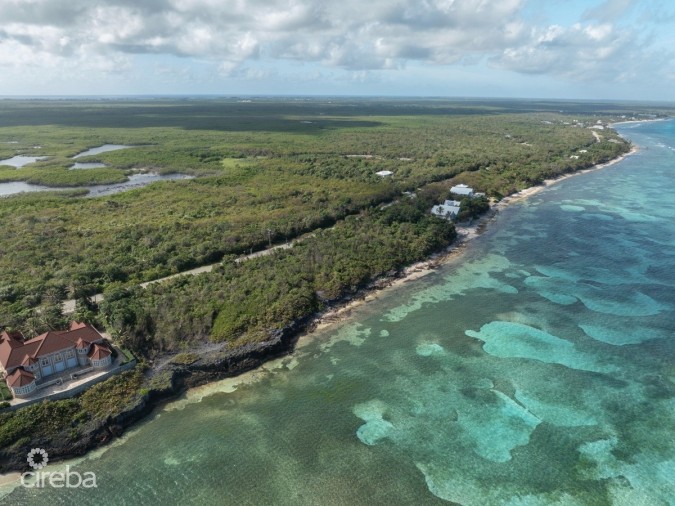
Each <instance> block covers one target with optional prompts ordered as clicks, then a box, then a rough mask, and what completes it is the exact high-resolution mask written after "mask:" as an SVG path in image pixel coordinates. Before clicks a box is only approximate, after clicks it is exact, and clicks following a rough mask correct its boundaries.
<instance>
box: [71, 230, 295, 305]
mask: <svg viewBox="0 0 675 506" xmlns="http://www.w3.org/2000/svg"><path fill="white" fill-rule="evenodd" d="M304 237H307V236H303V237H299V238H298V239H294V240H292V241H291V242H287V243H284V244H277V245H276V246H271V247H269V248H266V249H263V250H260V251H254V252H253V253H249V254H248V255H242V256H240V257H238V258H236V259H235V262H237V263H239V262H243V261H244V260H249V259H251V258H257V257H263V256H266V255H270V254H272V253H274V252H275V251H276V250H278V249H288V248H291V247H292V246H293V245H294V244H295V243H296V242H299V241H301V240H302V239H303V238H304ZM220 264H221V262H216V263H215V264H211V265H203V266H201V267H196V268H194V269H190V270H188V271H183V272H178V273H176V274H172V275H171V276H166V277H163V278H158V279H153V280H152V281H146V282H144V283H141V284H140V286H141V287H143V288H147V287H148V286H149V285H153V284H155V283H164V282H165V281H169V280H170V279H174V278H177V277H179V276H196V275H197V274H201V273H203V272H211V271H212V270H213V268H214V267H216V266H217V265H220ZM90 299H91V300H92V302H95V303H97V304H98V303H99V302H101V301H103V299H104V297H103V294H102V293H97V294H96V295H92V296H91V297H90ZM62 307H63V314H71V313H74V312H75V299H69V300H66V301H64V302H63V306H62Z"/></svg>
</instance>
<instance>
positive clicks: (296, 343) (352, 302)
mask: <svg viewBox="0 0 675 506" xmlns="http://www.w3.org/2000/svg"><path fill="white" fill-rule="evenodd" d="M635 152H637V148H635V147H634V148H632V149H631V150H630V151H629V152H627V153H624V154H622V155H620V156H618V157H616V158H614V159H612V160H610V161H608V162H605V163H601V164H597V165H594V166H593V167H589V168H588V169H583V170H579V171H576V172H573V173H570V174H563V175H561V176H560V177H558V178H555V179H547V180H545V181H544V182H543V183H542V184H540V185H537V186H532V187H529V188H525V189H523V190H521V191H519V192H517V193H515V194H512V195H510V196H508V197H505V198H503V199H502V200H501V201H499V202H498V203H496V204H494V205H493V206H492V207H491V208H490V210H489V211H488V212H486V213H485V214H484V215H483V216H481V217H479V218H478V219H476V220H474V221H472V222H471V223H470V224H469V225H456V230H457V238H456V239H455V241H454V242H453V243H452V244H451V245H450V246H449V247H447V248H446V249H445V250H443V251H441V252H438V253H435V254H433V255H431V257H429V258H427V259H425V260H422V261H420V262H416V263H414V264H412V265H410V266H408V267H406V268H404V269H403V270H402V272H400V273H398V274H397V275H395V276H384V277H381V278H379V279H377V280H375V281H374V282H373V283H371V284H370V285H369V286H368V287H366V288H363V289H362V290H359V291H358V292H357V293H356V294H354V295H353V296H352V297H351V298H350V299H347V300H344V301H341V302H336V303H335V305H334V306H333V307H331V308H329V309H327V310H325V311H323V312H321V313H318V314H314V315H312V316H310V317H308V318H307V320H305V321H304V322H298V323H297V325H292V326H291V327H289V328H287V329H284V331H282V332H281V333H280V335H279V336H275V338H272V339H271V340H269V341H266V342H264V343H260V344H261V345H260V347H259V349H257V348H256V349H255V350H251V353H249V354H244V355H242V356H238V357H231V359H228V360H227V362H229V360H233V361H234V362H233V363H231V364H229V363H228V365H227V367H225V368H223V367H222V366H224V365H225V361H224V360H223V359H221V360H216V361H214V362H213V363H207V364H205V365H204V364H203V365H202V366H198V367H196V368H187V367H186V368H180V369H176V370H174V373H175V378H174V379H175V381H174V379H172V382H171V388H170V389H168V390H166V391H161V392H160V391H158V392H156V393H155V392H153V393H151V396H150V397H147V395H146V396H145V397H147V398H144V399H142V402H141V405H139V406H137V407H135V408H133V409H132V410H131V411H130V412H129V413H126V414H125V415H124V416H122V415H120V417H118V418H119V420H116V421H115V424H114V425H115V431H109V432H110V434H111V435H113V437H112V438H110V437H108V436H107V435H106V437H105V438H104V439H97V440H94V438H95V437H96V434H92V439H91V440H90V441H89V444H87V445H85V446H83V447H81V448H79V449H78V450H77V451H74V449H73V450H71V451H69V450H68V449H66V448H63V447H61V449H62V450H63V451H59V452H56V455H54V457H55V458H53V460H54V461H64V460H70V459H72V458H77V457H82V456H83V455H87V454H89V453H90V452H91V451H93V450H95V449H97V448H100V447H103V446H106V445H107V444H108V443H110V442H111V441H113V440H115V439H117V438H116V437H114V436H119V435H121V434H122V432H124V431H126V430H127V429H128V428H130V427H132V426H133V425H135V424H136V423H137V422H139V421H142V420H143V419H144V418H146V417H147V415H148V414H150V413H151V412H152V411H154V409H156V408H158V407H161V406H163V405H166V404H167V403H170V402H172V401H175V400H178V399H180V398H182V397H183V396H184V395H185V394H186V393H187V392H189V391H191V390H194V389H195V388H201V387H203V386H204V385H207V384H209V383H213V382H214V381H217V380H222V379H225V378H233V377H236V376H239V375H241V374H242V373H244V372H248V371H252V370H259V369H260V368H261V367H264V366H265V364H266V363H268V362H269V361H271V360H274V359H277V358H280V357H282V356H289V355H292V354H293V353H294V351H295V350H296V349H299V348H302V347H303V346H304V345H306V344H307V343H309V342H311V340H312V338H313V337H314V336H315V335H316V334H317V333H318V332H319V331H323V330H326V329H328V328H330V327H331V326H333V325H335V324H338V323H341V322H344V321H345V320H347V319H348V318H350V317H351V316H352V311H353V310H355V309H357V308H358V307H360V306H362V305H364V304H366V303H367V302H371V301H373V300H375V299H377V298H379V297H381V296H382V295H383V294H386V293H387V291H388V290H391V289H395V288H398V287H400V286H402V285H403V284H405V283H408V282H411V281H415V280H417V279H421V278H423V277H425V276H427V275H429V274H431V273H433V272H435V271H436V269H438V267H440V266H442V265H445V264H447V263H449V262H450V261H454V260H457V259H458V258H460V257H461V256H462V255H463V254H464V252H465V251H466V249H467V246H468V245H469V244H470V243H471V241H472V240H473V239H475V238H476V237H478V236H479V235H481V234H482V233H483V232H484V231H485V229H486V227H487V226H488V225H489V223H491V222H492V221H493V220H494V219H495V217H496V216H497V215H498V214H499V212H500V211H502V210H504V209H506V208H507V207H509V206H511V205H513V204H515V203H518V202H521V201H523V200H525V199H527V198H529V197H531V196H532V195H535V194H537V193H539V192H540V191H542V190H544V189H545V188H547V187H548V186H551V185H553V184H555V183H558V182H560V181H564V180H565V179H568V178H570V177H573V176H577V175H580V174H585V173H588V172H591V171H595V170H600V169H604V168H607V167H609V166H612V165H614V164H616V163H618V162H620V161H622V160H624V159H625V158H626V157H627V156H630V155H631V154H634V153H635ZM249 355H250V356H249ZM207 362H208V361H207ZM236 362H240V363H236ZM108 429H109V428H108ZM95 432H96V431H95ZM50 453H51V451H50ZM17 457H19V456H17ZM22 457H23V456H22ZM23 460H25V458H23ZM19 461H22V460H21V459H19V460H17V461H15V462H16V463H13V464H9V462H8V463H7V464H8V465H7V467H5V472H6V473H5V474H1V473H0V488H1V487H3V486H6V485H8V484H11V483H13V482H15V480H16V479H17V477H18V476H20V474H18V473H15V472H13V471H16V470H17V467H18V466H17V463H18V462H19Z"/></svg>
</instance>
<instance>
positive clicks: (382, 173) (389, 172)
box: [375, 170, 393, 177]
mask: <svg viewBox="0 0 675 506" xmlns="http://www.w3.org/2000/svg"><path fill="white" fill-rule="evenodd" d="M375 174H376V175H378V176H380V177H385V176H391V175H392V174H393V172H392V171H390V170H381V171H379V172H376V173H375Z"/></svg>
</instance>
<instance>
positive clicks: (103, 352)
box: [0, 322, 112, 397]
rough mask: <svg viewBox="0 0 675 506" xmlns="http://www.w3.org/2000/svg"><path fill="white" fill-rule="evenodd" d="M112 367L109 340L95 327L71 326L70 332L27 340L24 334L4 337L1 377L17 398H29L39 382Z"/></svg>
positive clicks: (1, 340) (4, 334)
mask: <svg viewBox="0 0 675 506" xmlns="http://www.w3.org/2000/svg"><path fill="white" fill-rule="evenodd" d="M111 363H112V351H111V349H110V346H109V345H108V344H107V342H106V340H105V338H104V337H103V336H102V335H101V334H100V333H99V332H98V331H97V330H96V329H95V328H94V327H92V326H91V325H89V324H86V323H79V322H71V324H70V328H69V329H68V330H56V331H50V332H45V333H44V334H41V335H39V336H37V337H34V338H33V339H28V340H24V338H23V335H22V334H21V333H20V332H7V331H3V332H2V333H0V373H2V375H3V376H4V378H5V380H6V381H7V386H9V388H10V389H11V390H12V392H13V393H14V396H15V397H26V396H28V395H30V394H32V393H33V392H34V391H35V390H36V389H37V385H38V382H39V381H41V380H43V379H44V378H46V377H48V376H51V375H54V374H58V373H60V372H62V371H65V370H67V369H73V368H76V367H85V366H91V367H95V368H97V369H100V368H104V367H108V366H109V365H110V364H111Z"/></svg>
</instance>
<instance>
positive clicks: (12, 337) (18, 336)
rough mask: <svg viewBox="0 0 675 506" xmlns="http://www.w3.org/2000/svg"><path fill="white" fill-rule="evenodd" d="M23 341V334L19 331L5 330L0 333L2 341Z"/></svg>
mask: <svg viewBox="0 0 675 506" xmlns="http://www.w3.org/2000/svg"><path fill="white" fill-rule="evenodd" d="M4 340H8V341H23V334H22V333H21V332H19V331H18V330H3V331H2V332H0V341H4Z"/></svg>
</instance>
